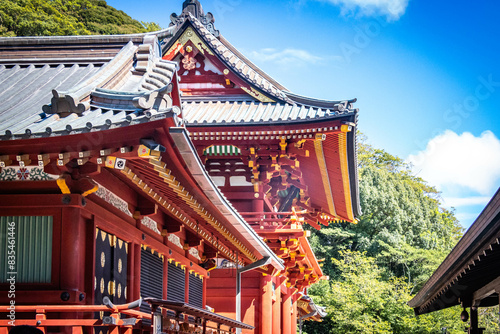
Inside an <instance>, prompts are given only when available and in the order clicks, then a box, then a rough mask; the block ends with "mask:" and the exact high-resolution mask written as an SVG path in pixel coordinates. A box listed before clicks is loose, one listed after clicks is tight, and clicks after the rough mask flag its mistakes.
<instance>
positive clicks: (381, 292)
mask: <svg viewBox="0 0 500 334" xmlns="http://www.w3.org/2000/svg"><path fill="white" fill-rule="evenodd" d="M333 264H334V265H335V266H336V267H337V268H338V270H339V272H340V273H341V274H340V275H339V277H338V279H337V280H333V281H332V282H330V283H329V282H328V281H322V282H321V283H319V284H316V285H314V286H313V287H311V288H310V289H309V294H310V295H312V296H313V298H314V301H315V302H316V303H317V304H319V305H325V306H326V308H327V312H328V316H327V319H325V321H324V322H322V323H314V322H308V323H307V325H306V332H307V333H308V334H313V333H363V334H390V333H401V334H403V333H404V334H407V333H412V334H420V333H422V334H423V333H442V331H441V329H442V328H443V327H446V328H447V332H448V333H450V334H455V333H457V334H458V333H463V329H464V327H465V325H464V324H463V323H461V321H460V310H459V309H447V310H443V311H440V312H437V313H432V314H428V315H423V316H420V317H415V316H414V314H413V310H412V309H410V308H409V307H408V306H407V304H406V303H407V302H408V300H410V299H411V294H410V291H411V285H410V284H408V282H407V281H406V280H405V279H403V278H398V277H392V278H390V279H386V278H385V277H386V275H385V273H384V271H385V270H384V269H383V268H381V267H379V266H378V265H377V263H376V260H375V258H372V257H369V256H366V253H361V252H356V251H354V252H353V251H349V250H347V251H341V252H340V253H339V259H336V258H334V259H333Z"/></svg>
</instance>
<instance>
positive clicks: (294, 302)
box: [284, 293, 299, 334]
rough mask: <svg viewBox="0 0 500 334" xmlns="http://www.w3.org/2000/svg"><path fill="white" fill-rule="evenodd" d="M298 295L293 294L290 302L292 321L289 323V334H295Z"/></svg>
mask: <svg viewBox="0 0 500 334" xmlns="http://www.w3.org/2000/svg"><path fill="white" fill-rule="evenodd" d="M298 297H299V295H298V293H294V294H293V295H292V298H291V301H292V321H291V324H290V325H291V332H290V333H292V334H296V333H297V299H298ZM284 334H285V333H284Z"/></svg>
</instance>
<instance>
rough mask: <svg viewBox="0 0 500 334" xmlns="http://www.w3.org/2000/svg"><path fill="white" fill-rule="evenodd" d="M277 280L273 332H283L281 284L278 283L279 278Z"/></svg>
mask: <svg viewBox="0 0 500 334" xmlns="http://www.w3.org/2000/svg"><path fill="white" fill-rule="evenodd" d="M277 281H278V282H276V289H275V290H274V297H275V301H274V303H273V334H274V333H281V308H282V307H281V285H278V284H279V279H277Z"/></svg>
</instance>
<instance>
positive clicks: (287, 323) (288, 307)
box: [281, 289, 292, 334]
mask: <svg viewBox="0 0 500 334" xmlns="http://www.w3.org/2000/svg"><path fill="white" fill-rule="evenodd" d="M291 311H292V294H291V292H290V289H287V293H286V294H284V295H283V312H282V320H281V322H282V323H283V328H282V330H281V333H282V334H291V333H292V312H291Z"/></svg>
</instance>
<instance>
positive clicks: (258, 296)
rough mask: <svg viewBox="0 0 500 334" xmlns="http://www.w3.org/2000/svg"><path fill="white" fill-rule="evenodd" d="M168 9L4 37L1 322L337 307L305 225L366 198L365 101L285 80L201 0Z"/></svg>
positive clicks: (120, 326)
mask: <svg viewBox="0 0 500 334" xmlns="http://www.w3.org/2000/svg"><path fill="white" fill-rule="evenodd" d="M171 19H172V24H171V26H170V27H169V28H167V29H165V30H162V31H158V32H155V33H146V34H134V35H117V36H68V37H66V36H65V37H15V38H0V101H1V103H0V170H1V173H0V290H2V291H0V292H1V293H0V314H1V319H0V334H6V333H7V331H8V330H10V328H11V327H12V326H13V325H16V326H18V325H23V324H28V325H32V326H36V327H38V328H39V329H41V330H42V331H43V332H45V333H73V334H80V333H95V334H101V333H102V334H107V333H110V334H132V333H141V332H152V333H155V334H158V333H160V332H164V333H231V332H242V333H262V334H270V333H273V334H277V333H283V334H291V333H296V331H297V323H298V322H300V321H301V320H316V321H320V320H321V318H322V317H324V316H325V313H324V310H323V309H322V308H321V307H319V306H317V305H315V304H314V302H313V301H312V300H311V299H310V298H309V297H308V296H307V288H308V287H309V286H311V284H313V283H315V282H318V280H320V279H325V278H326V277H324V275H323V273H322V270H321V264H320V263H319V262H320V261H319V260H318V259H317V258H316V257H315V255H314V253H313V251H312V249H311V246H310V244H309V242H308V236H309V233H308V231H307V230H305V229H304V225H306V224H308V225H310V226H312V227H314V228H316V229H320V228H321V226H322V225H328V224H331V223H334V222H335V221H348V222H355V221H356V217H357V216H358V215H359V214H360V209H359V195H358V185H357V163H356V131H355V127H356V120H357V110H356V109H354V107H353V103H354V102H355V100H339V101H324V100H318V99H312V98H309V97H304V96H301V95H297V94H295V93H292V92H290V91H288V90H287V89H285V88H284V87H283V86H281V85H280V84H279V83H277V82H276V81H275V80H273V79H272V78H271V77H269V76H268V75H267V74H266V73H264V72H262V71H261V70H260V69H259V68H257V67H256V66H255V65H254V64H252V63H251V62H250V61H249V60H248V59H247V58H245V57H244V56H243V55H242V54H241V53H240V52H239V51H238V50H236V49H235V48H234V47H233V46H232V45H231V44H230V43H229V42H228V41H227V40H225V39H224V37H223V36H222V35H221V34H220V33H219V31H218V30H217V29H216V28H215V26H214V17H213V15H212V14H211V13H206V14H205V13H204V11H203V10H202V7H201V5H200V3H199V2H198V1H196V0H194V1H185V2H184V4H183V10H182V12H181V14H179V15H176V14H172V16H171ZM13 308H14V310H13Z"/></svg>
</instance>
